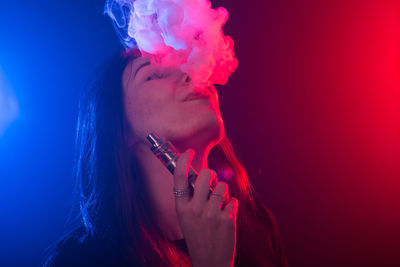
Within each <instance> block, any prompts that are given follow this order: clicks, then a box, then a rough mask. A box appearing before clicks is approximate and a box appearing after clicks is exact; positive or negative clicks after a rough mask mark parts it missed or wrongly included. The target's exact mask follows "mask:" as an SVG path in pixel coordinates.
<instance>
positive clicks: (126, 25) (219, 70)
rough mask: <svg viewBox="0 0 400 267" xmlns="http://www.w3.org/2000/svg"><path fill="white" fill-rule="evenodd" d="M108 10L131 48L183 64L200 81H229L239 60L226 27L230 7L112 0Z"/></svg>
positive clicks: (203, 1)
mask: <svg viewBox="0 0 400 267" xmlns="http://www.w3.org/2000/svg"><path fill="white" fill-rule="evenodd" d="M104 12H105V13H106V14H108V15H109V16H110V18H111V19H112V20H113V22H114V26H115V28H116V30H117V31H118V32H119V34H120V37H121V41H122V42H123V44H124V46H125V47H126V48H127V49H129V48H134V47H137V48H139V50H140V51H141V52H142V55H143V56H149V57H150V58H151V60H152V63H154V64H161V65H163V66H174V67H177V68H180V69H181V71H183V72H185V73H188V74H189V75H190V76H191V78H192V80H193V82H194V83H195V84H196V85H198V86H207V85H211V84H226V83H227V81H228V78H229V76H230V75H231V73H232V72H234V71H235V69H236V67H237V65H238V60H237V59H236V58H235V57H234V52H233V45H234V42H233V40H232V38H231V37H229V36H225V35H224V33H223V31H222V26H223V25H224V24H225V23H226V21H227V19H228V11H227V10H226V9H225V8H223V7H219V8H217V9H213V8H211V2H210V1H209V0H136V1H134V0H107V2H106V5H105V9H104Z"/></svg>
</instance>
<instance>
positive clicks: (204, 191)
mask: <svg viewBox="0 0 400 267" xmlns="http://www.w3.org/2000/svg"><path fill="white" fill-rule="evenodd" d="M214 176H215V174H214V172H212V171H211V170H210V169H201V170H200V171H199V175H198V176H197V179H196V182H195V184H194V192H193V198H192V204H193V208H194V209H195V210H197V211H199V212H201V211H203V209H204V206H205V205H206V203H207V201H208V194H209V192H210V184H211V181H212V180H213V179H214Z"/></svg>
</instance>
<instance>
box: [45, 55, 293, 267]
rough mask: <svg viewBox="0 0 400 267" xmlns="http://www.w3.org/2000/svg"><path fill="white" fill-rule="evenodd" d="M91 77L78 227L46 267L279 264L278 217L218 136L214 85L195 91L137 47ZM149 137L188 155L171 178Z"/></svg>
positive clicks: (84, 113)
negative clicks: (191, 178) (191, 173)
mask: <svg viewBox="0 0 400 267" xmlns="http://www.w3.org/2000/svg"><path fill="white" fill-rule="evenodd" d="M98 73H99V74H98V75H97V76H96V77H94V79H93V82H92V83H91V84H90V86H89V90H88V91H87V93H86V94H85V95H84V97H83V99H82V101H81V106H80V109H81V110H80V114H79V118H78V123H77V157H76V192H77V198H78V201H79V208H80V213H79V216H78V218H79V220H80V222H81V226H79V227H77V229H75V230H74V231H72V232H71V233H69V234H67V235H66V236H65V237H64V238H63V239H62V240H61V241H60V242H59V243H58V245H57V247H56V249H55V250H54V252H53V253H52V255H51V256H50V257H49V259H48V260H47V262H46V263H45V265H47V266H79V265H82V266H141V265H145V266H191V265H193V266H232V265H234V266H286V265H287V262H286V259H285V256H284V252H283V247H282V243H281V238H280V234H279V229H278V226H277V223H276V220H275V218H274V216H273V215H272V214H271V212H270V211H269V210H268V209H267V208H265V207H264V205H263V204H262V203H261V201H260V200H259V198H258V196H257V195H256V194H255V192H254V190H253V189H252V188H251V186H250V185H249V182H248V177H247V174H246V172H245V170H244V168H243V166H242V164H241V163H240V162H239V160H238V159H237V157H236V156H235V154H234V151H233V148H232V147H231V144H230V142H229V140H228V138H227V137H226V136H225V133H224V125H223V121H222V118H221V114H220V110H219V104H218V94H217V92H216V90H215V88H213V87H212V88H201V90H200V88H194V87H193V86H192V83H191V79H190V77H189V76H188V75H187V74H185V73H183V72H181V71H180V70H179V69H175V68H167V67H161V66H158V65H154V64H152V63H150V61H149V59H148V58H145V57H142V56H141V54H140V52H139V50H135V49H133V50H129V52H123V53H121V54H118V55H116V56H115V57H113V58H112V59H111V60H110V61H109V62H107V63H106V64H105V65H104V66H103V68H102V69H101V70H99V71H98ZM153 131H154V132H156V133H157V134H159V135H160V136H162V137H165V138H166V139H167V140H169V141H171V142H172V143H173V144H174V146H175V147H176V148H177V149H178V150H179V151H181V152H183V151H185V152H184V153H183V154H182V155H181V156H180V157H179V159H178V163H177V167H176V169H175V172H174V175H172V174H170V173H169V172H168V170H167V169H166V168H165V167H164V166H163V165H162V164H161V163H160V162H159V160H158V159H157V158H156V157H155V156H154V155H153V154H152V152H151V151H150V149H149V148H150V144H149V143H148V141H147V140H146V136H147V135H148V134H149V133H150V132H153ZM190 165H192V166H193V168H194V169H196V170H198V171H199V175H198V177H197V179H196V183H195V187H194V192H193V196H190V195H187V194H185V190H186V189H187V188H188V182H187V169H188V166H190ZM210 187H212V189H213V192H212V193H211V194H209V188H210ZM174 190H175V192H178V193H175V196H174V194H173V191H174ZM179 192H181V194H179Z"/></svg>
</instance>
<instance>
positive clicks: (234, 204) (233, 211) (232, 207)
mask: <svg viewBox="0 0 400 267" xmlns="http://www.w3.org/2000/svg"><path fill="white" fill-rule="evenodd" d="M238 207H239V201H238V199H237V198H235V197H231V198H229V201H228V204H226V206H225V208H224V211H223V212H226V213H228V214H229V215H230V216H231V218H232V219H233V220H234V222H236V215H237V210H238Z"/></svg>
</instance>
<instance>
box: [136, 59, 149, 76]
mask: <svg viewBox="0 0 400 267" xmlns="http://www.w3.org/2000/svg"><path fill="white" fill-rule="evenodd" d="M147 65H150V61H147V62H145V63H143V64H142V65H140V66H139V67H138V68H137V69H136V71H135V75H134V76H133V77H134V78H135V77H136V74H137V73H138V72H139V70H140V69H141V68H143V67H145V66H147Z"/></svg>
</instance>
